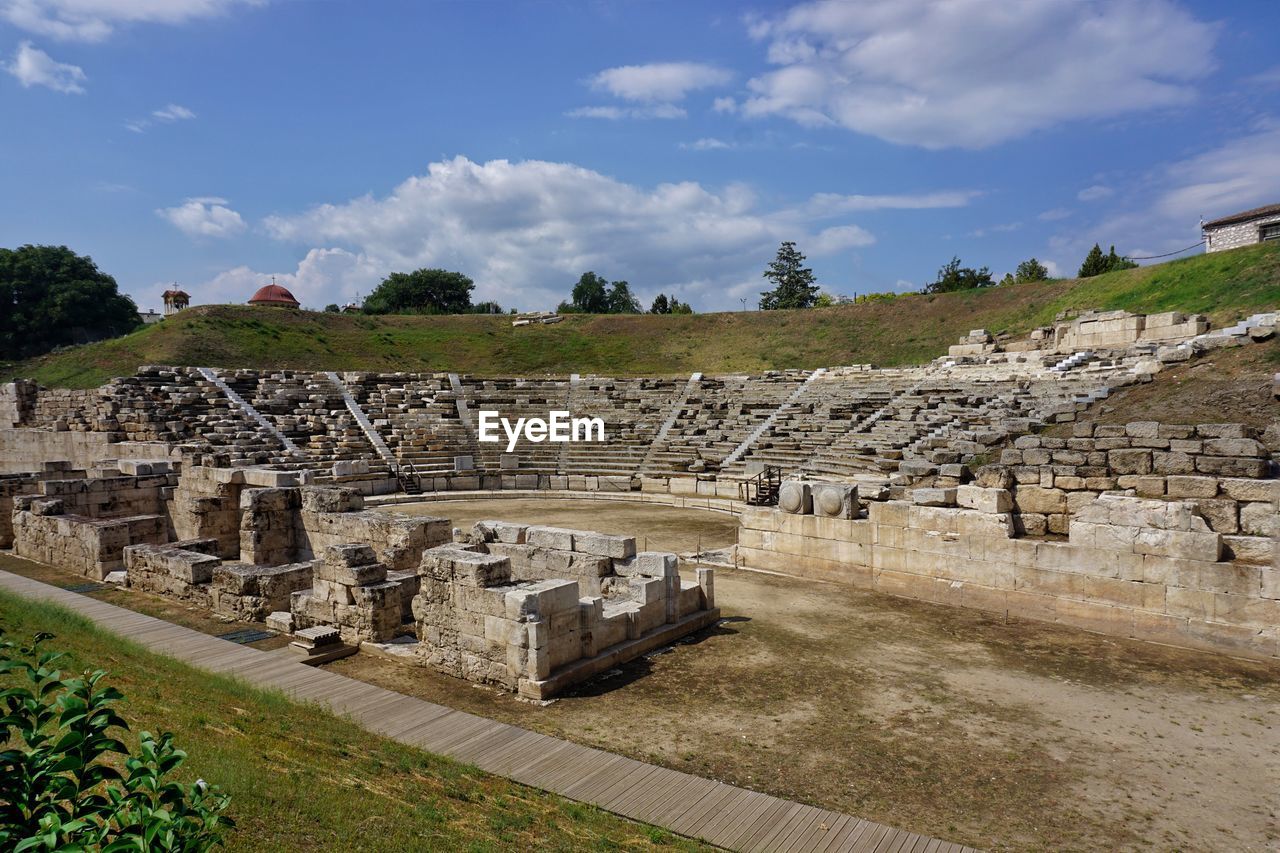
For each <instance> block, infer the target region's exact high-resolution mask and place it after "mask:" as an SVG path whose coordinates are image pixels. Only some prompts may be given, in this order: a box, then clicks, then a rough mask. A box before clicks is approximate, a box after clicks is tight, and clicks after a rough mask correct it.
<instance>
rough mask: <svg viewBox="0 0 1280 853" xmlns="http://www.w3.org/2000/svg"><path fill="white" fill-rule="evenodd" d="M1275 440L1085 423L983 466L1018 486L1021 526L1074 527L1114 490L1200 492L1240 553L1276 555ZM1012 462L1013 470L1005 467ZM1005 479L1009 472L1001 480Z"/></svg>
mask: <svg viewBox="0 0 1280 853" xmlns="http://www.w3.org/2000/svg"><path fill="white" fill-rule="evenodd" d="M1270 456H1271V449H1270V448H1269V447H1268V446H1266V445H1265V444H1263V443H1262V442H1261V441H1259V440H1258V433H1257V431H1256V430H1253V429H1251V428H1249V427H1246V426H1244V425H1241V424H1201V425H1199V426H1190V425H1172V424H1160V423H1156V422H1154V421H1152V422H1136V423H1130V424H1114V425H1112V424H1098V425H1094V424H1087V423H1080V424H1076V425H1075V427H1074V430H1073V435H1072V437H1071V438H1054V437H1049V436H1039V435H1024V436H1020V437H1019V438H1017V439H1016V440H1015V441H1014V444H1013V447H1012V448H1009V449H1007V450H1005V451H1003V452H1002V453H1001V456H1000V463H1001V464H1000V466H988V467H987V468H984V469H979V471H978V478H979V481H980V482H981V483H983V484H985V485H1004V486H1006V487H1009V488H1012V489H1013V503H1014V508H1015V509H1016V510H1017V511H1018V516H1017V517H1016V519H1015V523H1016V525H1017V529H1018V532H1019V533H1026V534H1029V535H1042V534H1045V533H1058V534H1066V533H1067V526H1068V523H1069V520H1070V518H1071V515H1072V514H1073V513H1074V512H1075V511H1076V510H1077V509H1079V508H1080V507H1083V506H1084V505H1086V504H1088V503H1089V502H1091V501H1092V500H1093V499H1094V498H1095V497H1097V496H1098V495H1099V494H1101V493H1102V492H1105V491H1111V490H1114V489H1132V490H1134V492H1135V494H1136V495H1137V496H1138V497H1145V498H1168V499H1176V500H1188V501H1191V502H1192V503H1193V504H1194V505H1195V506H1196V507H1197V508H1198V509H1199V511H1200V513H1201V515H1203V517H1204V518H1205V520H1206V521H1207V522H1208V524H1209V526H1210V528H1211V529H1212V530H1214V531H1216V532H1218V533H1221V534H1223V535H1224V536H1225V537H1226V541H1227V545H1228V547H1229V548H1230V549H1231V552H1232V554H1233V555H1234V557H1235V558H1237V559H1248V560H1252V561H1257V560H1258V559H1261V560H1263V561H1267V560H1269V559H1270V551H1271V549H1270V537H1274V536H1280V529H1277V528H1276V527H1275V523H1274V511H1273V509H1272V507H1273V506H1274V504H1275V501H1276V500H1277V498H1278V497H1280V480H1277V479H1275V478H1274V475H1273V472H1272V468H1273V465H1274V463H1272V462H1271V459H1270ZM1001 468H1003V469H1004V470H1000V469H1001ZM1001 481H1003V482H1001Z"/></svg>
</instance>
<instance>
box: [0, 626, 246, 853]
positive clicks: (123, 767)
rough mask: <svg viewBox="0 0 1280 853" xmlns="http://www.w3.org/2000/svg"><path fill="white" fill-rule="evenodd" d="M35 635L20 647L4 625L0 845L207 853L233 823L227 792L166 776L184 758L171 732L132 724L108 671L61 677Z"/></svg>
mask: <svg viewBox="0 0 1280 853" xmlns="http://www.w3.org/2000/svg"><path fill="white" fill-rule="evenodd" d="M51 636H52V635H51V634H37V635H36V637H35V639H34V641H33V642H32V643H31V644H30V645H29V646H20V645H18V644H16V643H13V642H11V641H9V640H6V639H5V638H4V635H3V632H0V697H2V698H0V703H2V704H0V712H2V715H0V742H3V743H4V744H5V749H4V751H3V752H0V849H3V850H14V851H18V850H54V849H56V850H103V849H106V850H182V851H192V853H197V851H199V853H203V851H207V850H210V849H211V848H213V847H214V846H216V845H218V844H221V843H222V835H223V833H224V832H225V830H226V829H229V828H231V827H234V826H235V823H234V822H233V821H231V820H230V819H229V818H226V817H223V816H222V814H221V813H222V812H223V810H225V809H226V807H227V804H228V803H229V802H230V798H229V797H228V796H227V795H226V794H223V793H222V792H220V791H219V790H218V789H217V788H216V787H211V786H209V785H206V784H205V783H204V782H202V781H197V782H195V783H194V784H189V785H185V784H182V783H180V782H176V781H174V780H172V779H169V778H166V777H168V776H170V774H172V773H173V771H174V770H176V769H177V768H178V767H179V766H180V765H181V764H182V762H183V761H185V760H186V757H187V755H186V753H185V752H183V751H182V750H180V749H178V748H177V747H175V746H174V744H173V735H171V734H167V733H166V734H162V735H161V736H160V737H159V738H155V737H153V736H152V735H151V734H150V733H148V732H141V733H139V736H138V740H139V748H138V752H137V753H136V754H130V753H129V750H128V748H127V747H126V746H125V745H124V744H123V743H122V742H121V741H120V739H119V735H120V734H121V733H123V731H124V730H127V729H128V728H129V726H128V724H127V723H126V722H125V721H124V720H123V719H122V718H121V717H120V715H119V714H118V713H117V712H116V710H115V706H116V705H117V703H119V701H120V700H122V699H123V698H124V696H123V695H122V694H121V693H120V691H118V690H116V689H115V688H114V687H107V686H106V685H104V684H103V683H102V682H103V679H104V678H105V676H106V673H105V672H104V671H102V670H96V671H94V672H91V673H90V672H86V673H84V675H82V676H71V675H67V676H64V675H63V673H62V672H61V671H60V670H58V669H57V668H56V667H55V666H54V664H56V663H57V661H58V660H59V659H60V658H61V657H62V655H61V654H59V653H57V652H47V651H44V650H43V649H42V648H41V646H42V644H43V643H44V641H45V640H47V639H49V638H50V637H51Z"/></svg>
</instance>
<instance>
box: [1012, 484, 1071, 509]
mask: <svg viewBox="0 0 1280 853" xmlns="http://www.w3.org/2000/svg"><path fill="white" fill-rule="evenodd" d="M1014 501H1015V503H1016V504H1017V507H1018V510H1019V511H1020V512H1030V513H1040V514H1045V515H1048V514H1051V513H1065V512H1066V510H1067V493H1066V492H1064V491H1062V490H1061V489H1046V488H1042V487H1040V486H1032V485H1026V486H1021V485H1020V486H1018V488H1017V490H1016V491H1015V492H1014Z"/></svg>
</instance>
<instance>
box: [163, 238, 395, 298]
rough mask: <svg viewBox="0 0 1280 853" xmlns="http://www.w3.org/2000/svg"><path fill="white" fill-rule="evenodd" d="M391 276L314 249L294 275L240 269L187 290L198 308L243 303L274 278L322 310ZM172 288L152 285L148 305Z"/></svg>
mask: <svg viewBox="0 0 1280 853" xmlns="http://www.w3.org/2000/svg"><path fill="white" fill-rule="evenodd" d="M387 272H388V270H387V269H386V267H385V266H384V265H383V264H381V263H379V262H378V261H376V260H374V259H372V258H369V257H368V256H366V255H363V254H357V253H353V252H348V251H345V250H343V249H312V250H311V251H309V252H307V254H306V256H305V257H303V259H302V260H301V261H300V262H299V263H298V267H297V269H296V270H294V271H292V272H282V271H276V272H259V271H257V270H254V269H252V268H250V267H247V266H239V267H235V268H234V269H229V270H226V271H225V272H221V273H218V274H217V275H216V276H214V277H213V278H211V279H209V280H207V281H203V282H200V283H198V284H194V285H189V286H184V287H183V289H184V290H186V291H188V292H190V293H191V301H192V303H193V304H197V305H208V304H214V303H232V304H234V303H242V302H247V301H248V300H249V297H250V296H252V295H253V294H254V292H255V291H256V290H257V289H258V288H260V287H262V286H263V285H264V284H270V283H271V278H272V276H274V277H275V280H276V284H279V285H282V286H283V287H286V288H288V290H289V292H290V293H292V294H293V295H294V297H295V298H296V299H297V300H298V301H299V302H301V303H302V304H303V306H304V307H307V308H315V309H319V308H323V307H324V306H325V305H327V304H329V303H330V302H336V303H338V304H339V305H345V304H346V303H348V302H352V301H354V300H355V299H356V298H357V296H361V297H363V296H368V295H369V293H370V291H372V290H373V288H375V287H377V286H378V283H379V282H380V281H382V279H383V278H384V277H385V276H386V274H387ZM171 286H172V284H171V283H168V282H159V283H157V284H155V285H152V287H151V288H150V290H149V291H148V292H147V294H146V296H147V298H148V301H150V302H156V303H158V302H160V294H161V293H162V292H163V291H164V290H167V289H168V288H169V287H171ZM139 304H141V303H139Z"/></svg>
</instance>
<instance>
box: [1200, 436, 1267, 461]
mask: <svg viewBox="0 0 1280 853" xmlns="http://www.w3.org/2000/svg"><path fill="white" fill-rule="evenodd" d="M1204 452H1205V453H1206V454H1208V455H1210V456H1244V457H1254V458H1258V459H1261V458H1265V457H1266V456H1267V448H1266V446H1265V445H1263V443H1262V442H1260V441H1257V440H1255V439H1252V438H1213V439H1209V440H1208V441H1206V442H1205V443H1204Z"/></svg>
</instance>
